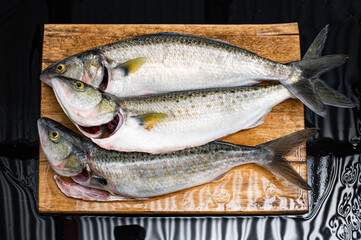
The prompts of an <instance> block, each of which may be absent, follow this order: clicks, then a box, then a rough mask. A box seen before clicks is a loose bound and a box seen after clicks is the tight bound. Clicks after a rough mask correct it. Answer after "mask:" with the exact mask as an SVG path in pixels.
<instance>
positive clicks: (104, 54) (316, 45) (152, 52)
mask: <svg viewBox="0 0 361 240" xmlns="http://www.w3.org/2000/svg"><path fill="white" fill-rule="evenodd" d="M327 33H328V28H327V27H325V28H324V29H323V30H322V31H321V32H320V34H319V35H318V36H317V38H316V39H315V41H314V42H313V43H312V45H311V46H310V48H309V50H308V51H307V53H306V55H305V56H306V59H303V60H301V61H297V62H291V63H286V64H281V63H277V62H274V61H272V60H269V59H266V58H263V57H261V56H259V55H257V54H256V53H253V52H250V51H248V50H245V49H243V48H241V47H238V46H235V45H232V44H230V43H227V42H225V41H221V40H217V39H210V38H203V37H198V36H193V35H186V34H180V33H157V34H150V35H143V36H138V37H135V38H131V39H127V40H123V41H119V42H116V43H110V44H107V45H103V46H100V47H97V48H94V49H91V50H88V51H86V52H83V53H80V54H77V55H74V56H71V57H69V58H67V59H64V60H62V61H60V62H58V63H56V64H53V65H51V66H49V67H48V68H46V69H45V70H43V71H42V74H41V76H40V79H41V80H42V81H44V82H45V83H47V84H48V85H50V86H52V80H51V79H52V78H53V77H59V76H61V77H66V78H71V79H75V80H80V81H83V82H85V83H88V84H90V85H92V86H94V87H96V88H98V87H99V88H101V90H103V91H105V92H107V93H111V94H113V95H115V96H117V97H120V98H124V97H133V96H141V95H148V94H154V93H157V94H159V93H166V92H172V91H186V90H195V89H206V88H217V87H235V86H246V85H252V84H255V83H258V82H260V81H264V80H266V81H268V80H275V81H278V82H279V83H281V84H282V85H283V86H285V87H286V88H287V89H288V90H289V91H290V92H291V93H292V94H293V95H295V96H296V97H297V98H298V99H300V100H301V101H302V102H303V103H304V104H305V105H306V106H307V107H309V108H310V109H311V110H312V111H314V112H315V113H317V114H319V115H321V116H325V115H326V108H325V104H328V105H332V106H340V107H346V108H350V107H354V106H355V105H354V104H353V103H352V101H350V100H349V99H347V98H346V97H345V96H343V95H341V94H339V93H337V92H336V91H334V90H332V89H330V88H329V87H327V86H326V85H325V84H324V83H323V82H322V81H321V80H320V79H319V76H320V75H321V74H322V73H324V72H326V71H329V70H331V69H332V68H335V67H338V66H340V65H342V64H343V63H345V62H346V61H347V60H348V59H349V57H348V56H347V55H342V54H340V55H329V56H323V57H321V51H322V49H323V46H324V43H325V40H326V37H327ZM321 88H322V90H320V89H321ZM97 136H98V135H97Z"/></svg>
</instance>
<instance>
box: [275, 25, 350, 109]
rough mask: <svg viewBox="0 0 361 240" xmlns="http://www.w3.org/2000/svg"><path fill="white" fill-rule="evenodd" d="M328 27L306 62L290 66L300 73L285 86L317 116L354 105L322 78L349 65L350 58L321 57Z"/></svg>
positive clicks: (319, 35)
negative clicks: (320, 77)
mask: <svg viewBox="0 0 361 240" xmlns="http://www.w3.org/2000/svg"><path fill="white" fill-rule="evenodd" d="M327 33H328V25H327V26H326V27H325V28H324V29H323V30H322V31H321V32H320V33H319V34H318V36H317V37H316V39H315V40H314V41H313V43H312V44H311V46H310V47H309V49H308V50H307V52H306V54H305V56H304V58H303V60H301V61H298V62H292V63H289V64H288V65H291V66H294V67H295V68H296V69H299V70H300V72H301V73H300V74H299V76H298V78H297V79H293V80H292V81H290V82H287V81H286V82H283V81H282V84H283V85H284V86H285V87H287V89H288V90H289V91H290V92H291V93H292V94H293V95H294V96H295V97H297V98H298V99H300V100H301V101H302V102H303V103H304V104H305V105H306V106H307V107H308V108H310V109H311V110H312V111H314V112H315V113H317V114H318V115H321V116H325V115H326V107H325V104H326V105H332V106H338V107H344V108H352V107H354V106H355V105H354V103H353V102H352V101H351V100H350V99H348V98H347V97H345V96H344V95H342V94H341V93H339V92H337V91H335V90H333V89H331V88H330V87H328V86H327V85H326V84H325V83H324V82H322V80H320V79H319V76H320V75H321V74H322V73H325V72H327V71H329V70H331V69H333V68H335V67H338V66H341V65H342V64H344V63H345V62H346V61H348V59H349V56H347V55H343V54H338V55H328V56H323V57H320V56H321V52H322V50H323V47H324V45H325V42H326V38H327Z"/></svg>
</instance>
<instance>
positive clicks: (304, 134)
mask: <svg viewBox="0 0 361 240" xmlns="http://www.w3.org/2000/svg"><path fill="white" fill-rule="evenodd" d="M38 130H39V137H40V141H41V146H42V149H43V152H44V154H45V156H46V157H47V159H48V160H49V163H50V164H51V166H52V168H53V169H54V170H55V172H57V173H58V174H59V175H61V176H68V177H71V178H72V179H73V180H74V181H75V182H76V183H72V184H70V183H66V182H64V181H62V180H61V178H59V177H55V180H56V181H57V183H58V185H59V187H60V189H61V190H62V191H63V192H64V193H65V194H66V195H67V196H69V197H75V198H81V199H86V200H97V201H109V200H142V199H146V198H149V197H153V196H159V195H163V194H167V193H172V192H176V191H180V190H183V189H187V188H190V187H193V186H197V185H201V184H204V183H208V182H211V181H213V180H215V179H217V178H220V177H221V176H223V175H224V174H225V173H227V172H228V171H229V170H231V169H232V168H234V167H236V166H239V165H241V164H245V163H256V164H258V165H260V166H263V167H265V168H267V169H269V170H270V171H272V172H273V173H276V174H278V175H280V176H281V177H283V178H285V179H287V180H288V181H290V182H291V183H293V184H295V185H297V186H299V187H301V188H303V189H307V190H309V189H311V188H310V186H309V185H308V184H307V182H306V181H305V180H304V179H303V178H302V177H301V176H300V175H299V174H298V173H297V172H296V171H295V170H294V169H293V168H292V167H291V166H290V165H289V163H288V161H287V160H286V159H284V158H283V156H285V155H287V154H288V153H289V152H291V151H292V149H294V148H295V147H297V146H298V145H300V144H301V143H303V142H304V141H306V140H307V139H308V138H310V137H311V136H312V135H313V134H314V133H315V132H316V130H315V129H305V130H302V131H299V132H296V133H293V134H290V135H287V136H285V137H282V138H279V139H276V140H273V141H270V142H267V143H264V144H260V145H258V146H255V147H248V146H240V145H234V144H230V143H223V142H214V143H209V144H206V145H204V146H201V147H196V148H190V149H187V150H182V151H179V152H174V153H168V154H160V155H154V154H148V153H124V152H115V151H108V150H104V149H101V148H99V147H97V146H96V145H95V144H93V143H92V142H91V141H89V140H87V139H85V138H83V137H81V136H79V135H77V134H75V133H74V132H72V131H71V130H69V129H67V128H66V127H64V126H62V125H61V124H59V123H57V122H55V121H53V120H51V119H48V118H41V119H39V120H38ZM97 189H100V190H104V191H99V190H97Z"/></svg>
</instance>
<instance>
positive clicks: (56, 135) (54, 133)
mask: <svg viewBox="0 0 361 240" xmlns="http://www.w3.org/2000/svg"><path fill="white" fill-rule="evenodd" d="M59 137H60V134H59V132H58V131H56V130H53V131H51V132H50V138H51V140H53V141H56V140H58V139H59Z"/></svg>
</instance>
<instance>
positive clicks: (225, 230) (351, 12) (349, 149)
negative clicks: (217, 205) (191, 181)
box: [0, 0, 361, 239]
mask: <svg viewBox="0 0 361 240" xmlns="http://www.w3.org/2000/svg"><path fill="white" fill-rule="evenodd" d="M287 22H298V24H299V29H300V41H301V51H302V54H304V53H305V51H306V50H307V47H308V46H309V45H310V43H311V42H312V40H313V39H314V37H315V36H316V35H317V33H318V32H319V31H320V30H321V29H322V28H323V27H324V26H325V25H326V24H330V33H329V38H328V41H327V42H326V46H325V50H324V54H334V53H346V54H350V56H351V60H350V61H349V62H348V63H347V64H345V65H344V66H343V67H342V68H338V69H336V70H334V71H331V72H329V73H327V74H324V75H323V76H322V78H323V79H324V80H325V81H326V82H327V83H328V84H329V85H330V86H331V87H333V88H335V89H337V90H339V91H341V92H343V93H344V94H345V95H347V96H349V97H350V98H352V100H353V101H354V102H355V103H356V104H357V108H354V109H338V108H334V107H329V108H328V117H327V118H321V117H318V116H316V115H315V114H313V113H312V112H311V111H309V110H308V109H305V124H306V127H318V128H320V132H319V134H318V135H317V136H316V137H315V138H314V139H312V140H311V141H310V142H309V143H308V146H307V152H308V155H309V158H308V178H309V183H310V184H311V186H312V187H313V191H310V194H309V198H310V212H309V213H308V214H304V215H295V216H293V215H285V216H267V217H265V216H242V217H238V216H237V217H236V216H235V217H232V216H231V217H221V216H214V217H211V216H204V217H202V216H188V217H179V216H176V217H172V216H151V217H148V216H119V215H114V216H110V215H103V216H102V215H94V216H93V215H40V214H39V213H38V212H37V182H38V179H37V176H38V157H37V156H38V136H37V129H36V120H37V119H38V117H39V111H40V81H39V74H40V70H41V50H42V49H41V46H42V42H41V41H42V26H43V24H45V23H169V24H170V23H196V24H202V23H207V24H217V23H222V24H226V23H232V24H257V23H287ZM0 28H1V32H0V34H1V37H0V66H1V70H2V71H1V73H2V74H1V78H0V79H1V80H0V81H1V88H0V123H1V124H0V191H1V194H0V209H1V210H0V215H1V217H0V226H1V227H0V236H1V238H2V239H116V238H117V236H118V238H119V239H136V238H135V237H134V236H139V238H138V239H142V236H144V235H146V239H360V238H361V229H360V228H361V227H360V221H361V212H360V206H361V197H360V196H361V160H360V153H361V146H360V140H361V137H360V135H361V134H360V132H361V129H360V128H361V122H360V98H361V96H360V90H361V75H360V69H361V56H360V54H361V50H360V47H361V44H360V42H361V3H360V2H359V1H350V0H349V1H338V0H328V1H265V0H256V1H245V0H240V1H229V0H217V1H215V0H210V1H193V0H174V1H166V0H161V1H154V2H152V3H151V2H150V1H88V0H79V1H69V0H66V1H45V0H43V1H41V0H34V1H30V0H23V1H20V0H14V1H10V0H5V1H2V2H1V3H0ZM125 225H137V226H130V227H126V226H125ZM144 231H145V232H144Z"/></svg>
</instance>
